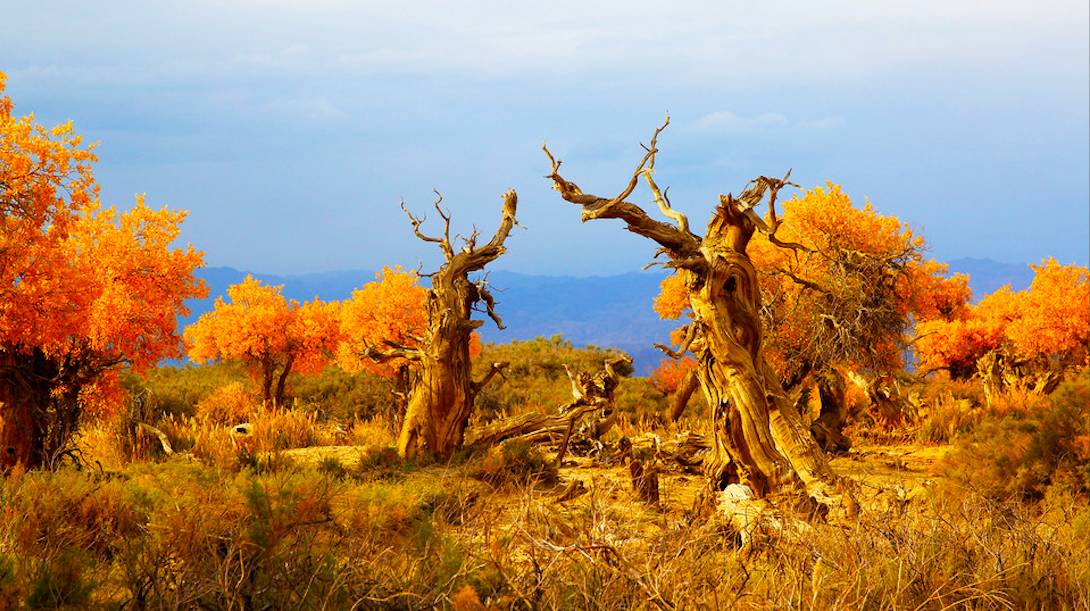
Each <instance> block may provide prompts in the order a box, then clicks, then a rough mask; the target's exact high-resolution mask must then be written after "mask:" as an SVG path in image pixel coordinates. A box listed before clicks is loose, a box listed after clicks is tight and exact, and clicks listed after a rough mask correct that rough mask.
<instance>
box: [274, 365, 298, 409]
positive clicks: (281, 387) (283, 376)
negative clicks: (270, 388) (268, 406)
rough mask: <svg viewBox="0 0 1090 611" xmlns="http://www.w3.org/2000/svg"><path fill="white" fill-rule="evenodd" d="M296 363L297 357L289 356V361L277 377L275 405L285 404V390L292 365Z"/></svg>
mask: <svg viewBox="0 0 1090 611" xmlns="http://www.w3.org/2000/svg"><path fill="white" fill-rule="evenodd" d="M294 364H295V357H294V356H290V357H288V362H286V363H284V368H283V369H281V370H280V375H279V376H278V377H277V378H276V396H275V397H273V405H275V406H276V407H283V406H284V391H285V389H286V387H287V383H288V376H289V375H291V368H292V365H294Z"/></svg>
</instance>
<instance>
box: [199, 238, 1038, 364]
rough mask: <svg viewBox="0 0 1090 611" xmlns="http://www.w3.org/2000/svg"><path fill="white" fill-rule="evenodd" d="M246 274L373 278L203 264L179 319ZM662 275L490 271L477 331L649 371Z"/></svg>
mask: <svg viewBox="0 0 1090 611" xmlns="http://www.w3.org/2000/svg"><path fill="white" fill-rule="evenodd" d="M950 271H951V272H953V273H968V274H969V276H970V281H969V284H970V287H971V288H972V289H973V296H974V299H979V298H980V297H982V296H983V295H985V294H988V293H991V292H993V291H995V290H996V289H998V288H1000V287H1001V286H1004V285H1006V284H1010V285H1011V287H1012V288H1013V289H1014V290H1021V289H1024V288H1026V287H1028V286H1029V284H1030V282H1031V281H1032V279H1033V269H1032V268H1030V267H1029V265H1026V264H1013V263H1002V262H999V261H993V260H991V259H978V258H970V257H967V258H963V259H956V260H954V261H951V262H950ZM247 274H251V275H253V276H254V277H255V278H257V279H258V280H260V281H261V282H262V283H265V284H274V285H283V287H284V296H285V297H287V298H289V299H296V300H299V301H309V300H312V299H315V298H318V299H322V300H324V301H331V300H343V299H348V298H349V297H351V296H352V291H353V290H355V289H358V288H359V287H361V286H363V284H365V283H367V282H371V281H372V280H374V279H375V276H376V273H375V272H374V271H372V270H364V269H354V270H343V271H333V272H315V273H308V274H292V275H280V274H263V273H253V272H248V271H244V270H239V269H235V268H232V267H224V266H220V267H206V268H201V269H199V270H197V276H198V277H200V278H203V279H204V280H205V282H206V283H207V284H208V288H209V296H208V297H207V298H205V299H201V300H191V301H190V302H189V303H188V305H189V306H190V309H191V314H190V315H189V316H188V317H186V319H185V320H183V321H182V324H188V323H190V322H192V321H193V320H196V318H197V317H198V316H200V315H201V314H203V313H205V312H208V311H209V310H211V309H212V307H213V305H214V304H215V300H216V298H217V297H223V296H225V295H226V294H227V287H229V286H230V285H232V284H236V283H238V282H241V281H242V280H243V279H244V278H245V277H246V275H247ZM664 277H666V274H665V272H663V271H661V270H656V271H646V272H630V273H625V274H617V275H612V276H548V275H535V274H524V273H520V272H512V271H502V270H501V271H494V272H491V273H490V274H489V275H488V279H489V283H490V284H491V285H492V286H493V287H494V288H493V294H494V295H495V297H496V301H497V312H498V313H499V314H500V316H501V317H502V318H503V321H504V323H505V324H506V327H507V328H506V329H505V330H499V329H497V328H496V327H495V326H494V325H492V324H491V323H490V322H489V323H486V324H485V325H484V326H483V327H481V336H482V338H483V339H484V340H485V341H486V342H508V341H511V340H525V339H533V338H535V337H539V336H546V337H551V336H554V335H560V336H563V337H564V338H566V339H568V340H570V341H572V342H573V343H575V344H577V345H596V346H608V347H613V348H618V349H621V350H624V351H625V352H628V353H629V354H631V355H632V356H633V358H634V359H635V361H636V363H635V364H636V372H637V373H639V374H641V375H643V374H647V373H649V372H650V371H651V370H653V369H654V368H655V367H656V366H657V364H658V362H659V360H661V359H662V354H661V353H660V352H659V351H658V350H657V349H655V348H654V347H653V343H654V342H662V341H663V340H665V339H667V338H668V337H669V334H670V331H672V330H673V329H674V328H675V327H676V326H677V325H678V322H677V321H671V320H662V319H660V318H659V317H658V315H657V314H655V312H654V311H653V310H652V309H651V304H652V301H653V300H654V298H655V295H656V294H658V290H659V283H660V282H661V281H662V279H663V278H664Z"/></svg>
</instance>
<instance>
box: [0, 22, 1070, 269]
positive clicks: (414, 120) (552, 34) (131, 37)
mask: <svg viewBox="0 0 1090 611" xmlns="http://www.w3.org/2000/svg"><path fill="white" fill-rule="evenodd" d="M1088 6H1090V5H1088V3H1087V2H1086V1H1085V0H1070V1H1068V0H1062V1H1054V0H1043V1H1040V2H1033V3H1030V2H1024V1H1019V2H1008V1H965V2H962V1H953V2H952V1H950V0H941V1H939V0H922V1H914V2H873V1H861V2H846V1H832V2H821V3H817V2H776V1H772V2H760V3H757V2H718V1H709V2H676V3H664V2H644V1H639V0H636V1H629V2H597V3H592V2H586V1H582V2H569V1H566V0H559V1H552V2H534V3H515V2H474V3H455V2H449V1H448V2H443V1H428V2H405V3H391V2H383V3H375V2H339V1H327V0H309V1H307V2H303V1H296V2H285V1H256V0H254V1H235V0H216V1H214V2H213V1H203V0H185V1H179V2H172V1H169V0H168V1H162V2H144V1H137V2H127V1H115V2H74V1H71V0H70V1H65V2H61V1H54V0H36V1H35V2H18V3H11V5H10V6H7V7H5V10H4V19H3V20H2V21H0V70H3V71H4V72H6V73H7V75H8V94H9V95H11V97H12V98H13V100H14V101H15V104H16V113H17V114H23V113H28V112H33V113H35V115H36V116H37V117H38V119H39V120H40V121H41V122H43V123H49V124H52V123H57V122H62V121H67V120H72V121H73V122H74V124H75V127H76V130H77V131H78V132H79V133H82V134H84V135H85V136H86V137H87V138H89V139H90V140H92V141H98V142H99V143H100V145H99V149H98V150H99V154H100V156H101V163H100V164H99V166H98V168H97V172H96V173H97V176H98V177H99V181H100V182H101V184H102V187H103V195H104V200H105V201H106V202H107V203H112V204H116V205H117V206H119V207H128V206H131V205H132V202H133V197H134V195H135V194H137V193H147V196H148V201H149V202H150V203H152V204H154V205H167V206H170V207H172V208H183V209H186V210H189V211H190V215H189V217H188V219H187V220H186V224H185V229H184V232H183V238H184V239H185V240H188V241H191V242H192V243H194V244H195V245H196V246H197V247H198V248H200V249H202V250H203V251H204V252H205V253H206V263H207V264H209V265H226V266H233V267H237V268H241V269H248V270H254V271H260V272H266V273H279V274H296V273H305V272H318V271H334V270H342V269H359V268H364V269H374V268H377V267H379V266H382V265H387V264H390V265H392V264H401V265H404V266H406V267H416V266H417V264H418V263H423V264H424V266H425V268H427V267H429V266H430V267H434V266H435V264H436V263H437V262H438V260H439V256H438V253H437V251H436V250H435V248H434V245H427V244H421V243H419V242H418V241H417V240H416V239H415V238H413V236H412V232H411V228H410V226H409V224H408V223H407V221H406V219H405V217H404V215H403V214H402V212H401V210H400V208H399V202H400V201H401V200H402V199H404V201H405V202H406V204H407V205H408V206H409V207H410V209H413V210H415V211H417V212H427V211H428V210H429V209H430V206H431V201H432V199H433V194H432V190H433V189H439V190H440V191H442V193H443V195H444V197H445V203H446V204H447V205H448V206H449V208H450V209H451V210H452V212H453V217H454V220H453V226H454V229H455V230H456V231H459V232H461V233H469V232H470V231H472V229H473V227H474V226H476V227H477V228H479V229H480V230H481V232H482V233H483V234H489V233H490V232H491V231H492V230H494V228H495V226H496V224H497V222H498V220H499V216H500V203H501V195H502V193H503V192H504V191H505V190H507V189H509V188H515V189H517V190H518V192H519V196H520V199H519V213H518V217H519V220H520V223H521V225H522V226H523V227H522V228H520V229H518V230H516V231H515V232H514V233H513V234H512V236H511V238H510V239H509V240H508V248H509V252H508V253H507V254H506V255H504V257H503V258H502V259H500V260H498V261H497V262H496V263H495V264H494V267H495V268H496V269H504V270H511V271H519V272H525V273H535V274H552V275H570V276H591V275H606V274H616V273H623V272H628V271H635V270H638V269H639V268H640V267H642V266H643V265H644V264H645V263H646V262H648V261H649V260H650V257H651V255H652V254H653V253H654V250H655V248H654V246H653V245H652V244H651V243H649V242H647V241H646V240H644V239H642V238H639V237H637V236H634V235H631V234H629V233H628V232H626V231H624V230H623V227H622V226H621V225H620V224H619V221H595V222H592V223H588V224H586V225H582V224H580V221H579V210H578V208H577V207H576V206H574V205H572V204H568V203H566V202H564V201H562V200H561V199H560V198H559V196H558V194H556V193H555V192H554V191H552V190H551V189H550V184H549V182H548V181H547V180H546V179H545V178H544V175H545V174H547V173H548V165H547V161H546V159H545V157H544V155H543V153H542V151H541V146H542V144H543V143H544V142H548V144H549V147H550V149H551V150H553V152H554V153H556V154H557V155H558V156H559V157H560V158H562V159H563V160H564V168H565V175H566V177H568V178H569V179H572V180H574V181H576V182H577V183H578V184H580V186H582V187H583V188H584V190H585V191H588V192H592V193H596V194H599V195H612V194H616V193H617V192H620V191H621V190H622V188H623V186H624V184H625V183H626V182H627V180H628V177H629V176H630V174H631V172H632V168H633V167H634V165H635V164H636V163H637V162H638V160H639V158H640V157H641V155H642V150H641V149H640V142H646V141H647V139H648V138H649V137H650V135H651V132H652V131H653V129H654V127H656V126H657V125H658V124H659V123H661V122H662V120H663V117H664V115H665V114H667V113H669V114H670V116H671V121H672V122H671V126H670V127H669V129H668V130H667V131H666V132H665V133H664V134H663V135H662V137H661V138H660V147H659V148H660V150H661V153H660V155H659V159H658V164H657V174H656V178H657V181H658V182H659V184H660V185H662V186H666V185H669V186H670V195H671V200H672V202H673V204H674V206H675V207H676V208H679V209H681V210H682V211H683V212H685V213H686V214H688V216H689V218H690V220H691V221H692V223H693V225H694V227H702V226H703V225H704V223H705V222H706V220H707V219H708V218H709V216H710V213H711V211H712V209H713V207H714V205H715V202H716V201H717V200H718V194H719V193H725V192H729V191H733V192H735V193H737V192H738V191H739V190H741V189H742V188H743V187H744V185H745V184H746V182H747V181H748V180H749V179H751V178H753V177H756V176H758V175H762V174H767V175H781V174H782V173H783V172H784V171H785V170H786V169H787V168H792V169H793V170H794V174H793V177H794V178H795V180H796V181H797V182H799V183H800V184H802V185H803V186H804V187H811V186H815V185H822V184H824V183H825V182H826V181H832V182H835V183H839V184H841V185H842V186H843V188H844V190H845V191H846V192H847V193H849V194H851V196H852V197H853V199H854V200H855V201H857V202H858V203H859V204H860V205H862V202H863V201H864V199H865V198H866V199H869V200H870V201H871V202H872V203H873V204H874V206H875V207H876V208H877V209H878V210H879V211H881V212H883V213H886V214H894V215H896V216H898V217H900V218H902V219H903V220H905V221H907V222H908V223H909V224H910V225H911V226H912V227H913V228H915V229H917V230H918V231H920V232H921V233H922V234H923V235H925V236H926V238H927V239H928V244H929V248H930V251H931V253H930V254H931V255H932V256H934V257H936V258H939V259H940V260H952V259H957V258H962V257H984V258H991V259H996V260H999V261H1004V262H1033V261H1039V260H1041V259H1042V258H1044V257H1047V256H1054V257H1056V258H1058V259H1059V260H1061V261H1062V262H1065V263H1078V264H1082V265H1086V264H1087V260H1088V258H1090V253H1088V251H1090V118H1088V114H1090V110H1088V109H1090V34H1088V30H1090V8H1088ZM632 200H633V201H634V202H636V203H640V204H650V202H651V199H650V195H649V194H648V193H647V192H646V191H637V192H636V193H635V194H634V195H633V197H632ZM650 208H653V206H650ZM650 208H649V209H650ZM431 216H434V215H431ZM434 220H437V219H434V218H433V219H432V221H434Z"/></svg>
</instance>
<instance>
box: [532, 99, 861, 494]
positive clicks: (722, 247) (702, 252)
mask: <svg viewBox="0 0 1090 611" xmlns="http://www.w3.org/2000/svg"><path fill="white" fill-rule="evenodd" d="M668 123H669V120H667V124H668ZM665 127H666V125H663V126H662V127H660V128H659V129H658V130H656V132H655V136H654V137H653V138H652V139H651V142H650V146H649V147H645V148H646V151H647V153H646V155H645V156H644V158H643V160H642V161H641V162H640V164H639V165H638V166H637V168H636V170H635V172H633V175H632V178H631V179H630V180H629V183H628V185H627V186H626V187H625V189H624V190H623V191H622V192H621V194H620V195H618V196H617V197H614V198H603V197H598V196H595V195H590V194H585V193H583V191H582V190H581V189H580V188H579V187H578V186H577V185H575V184H574V183H572V182H570V181H568V180H566V179H564V178H563V177H562V176H560V174H559V169H560V163H559V162H558V161H556V160H555V158H553V156H552V155H551V154H550V153H549V152H548V149H546V154H547V155H548V156H549V159H550V161H551V163H552V173H551V174H550V176H549V178H550V179H551V180H552V181H553V185H554V188H556V190H558V191H559V192H560V194H561V196H562V197H563V198H564V199H565V200H567V201H569V202H572V203H575V204H578V205H580V206H581V207H582V217H583V221H584V222H585V221H588V220H592V219H599V218H617V219H621V220H623V221H624V222H625V223H626V225H627V228H628V230H629V231H632V232H633V233H636V234H638V235H642V236H644V237H647V238H649V239H652V240H654V241H655V242H657V243H658V244H659V245H660V246H661V247H662V248H661V249H660V251H659V252H660V253H661V254H665V255H666V256H667V257H668V258H669V261H668V262H666V263H665V265H666V266H668V267H673V268H675V269H677V270H679V272H680V273H681V275H682V277H683V279H684V281H685V283H686V286H687V287H688V292H689V296H690V298H689V304H690V306H691V308H692V310H693V322H692V325H694V330H695V332H696V333H695V335H696V337H695V340H694V341H693V342H692V344H691V346H690V349H691V350H692V352H693V354H694V355H695V356H696V357H697V363H698V366H697V376H698V378H699V380H700V385H701V388H702V389H703V391H704V396H705V399H706V400H707V403H708V406H709V408H710V409H711V412H712V419H713V424H714V426H713V430H714V432H715V440H714V448H713V452H714V454H713V456H712V457H711V460H710V461H708V462H707V474H708V477H709V479H710V481H711V483H712V484H713V485H714V486H716V487H718V488H722V487H724V486H726V485H727V484H730V483H735V482H737V483H742V484H746V485H749V486H750V487H751V488H752V489H753V490H754V492H756V493H757V494H758V495H760V496H764V495H767V494H769V493H772V492H775V491H781V490H790V489H805V491H806V493H807V494H808V495H809V496H810V497H811V498H812V499H814V500H815V501H817V502H818V503H820V504H821V505H824V506H826V507H827V508H829V507H834V506H840V505H842V501H844V500H845V498H844V497H843V496H842V493H841V491H840V490H838V488H839V486H838V479H837V478H836V476H835V475H834V474H833V472H832V470H831V469H830V468H829V465H828V463H827V461H826V458H825V455H824V453H823V452H822V451H821V449H820V448H819V447H818V446H817V444H816V443H815V442H814V440H813V438H812V437H811V436H810V432H809V431H808V430H807V429H806V427H805V426H804V425H803V423H802V420H801V417H800V415H799V412H798V410H797V408H796V406H795V405H794V402H793V401H791V400H789V398H788V397H787V395H786V393H785V392H784V390H783V387H782V385H781V383H780V380H779V378H778V376H777V375H776V374H775V373H774V372H773V370H772V369H771V367H769V365H768V364H767V362H766V361H765V358H764V355H763V354H762V329H761V321H760V317H759V312H760V307H761V294H760V290H759V288H758V286H757V273H756V270H755V269H754V267H753V264H752V263H751V262H750V260H749V257H748V256H747V255H746V247H747V245H748V243H749V240H750V238H751V237H752V236H753V233H754V231H758V230H760V231H763V232H765V233H767V234H768V235H769V237H770V240H771V241H772V242H773V243H774V244H777V245H779V246H782V247H785V248H801V247H800V246H799V245H797V244H791V243H786V242H783V241H781V240H779V239H778V238H776V236H775V232H776V229H777V228H778V227H779V223H780V221H779V219H778V218H777V217H776V212H775V199H776V194H777V192H778V191H779V190H780V189H781V188H783V187H784V186H786V185H787V184H789V183H788V182H787V180H786V177H785V178H784V179H771V178H766V177H760V178H758V179H756V180H755V181H753V183H752V184H751V185H750V186H749V187H748V188H747V189H746V190H745V191H744V192H743V193H742V194H741V196H739V197H738V198H735V197H733V196H731V195H723V196H720V204H719V206H718V207H717V208H716V211H715V215H714V216H713V217H712V219H711V222H710V223H709V224H708V228H707V231H706V232H705V235H704V236H703V237H699V236H697V235H696V234H694V233H693V232H692V231H690V230H689V225H688V220H687V219H686V218H685V216H684V215H683V214H681V213H680V212H678V211H676V210H674V209H673V208H672V207H671V205H670V202H669V200H668V199H667V197H666V194H665V193H663V192H662V191H660V190H659V188H658V185H657V184H656V183H655V181H654V179H653V177H652V173H653V169H654V163H655V155H656V153H657V152H658V149H657V148H656V146H657V139H658V135H659V133H660V132H661V131H662V129H664V128H665ZM640 177H643V178H644V179H645V180H646V182H647V184H648V186H649V187H650V190H651V192H652V194H653V196H654V198H655V201H656V203H657V204H658V206H659V208H660V209H661V210H662V211H663V213H664V214H665V215H666V216H668V217H669V218H671V219H673V220H674V221H675V222H676V223H677V224H676V226H675V225H672V224H669V223H664V222H661V221H656V220H653V219H651V218H650V217H649V216H648V215H647V213H646V212H644V211H643V209H641V208H640V207H639V206H636V205H635V204H632V203H630V202H628V201H626V200H625V198H627V197H628V196H629V195H630V194H631V193H632V191H633V190H634V188H635V186H636V183H637V182H638V181H639V179H640ZM766 194H767V195H768V196H769V215H768V220H767V222H766V221H765V220H763V219H761V218H760V217H759V216H758V215H757V214H756V213H755V212H754V211H753V208H754V207H755V206H757V205H758V204H760V203H761V201H762V200H764V198H765V196H766ZM847 504H848V505H852V504H854V502H852V503H847Z"/></svg>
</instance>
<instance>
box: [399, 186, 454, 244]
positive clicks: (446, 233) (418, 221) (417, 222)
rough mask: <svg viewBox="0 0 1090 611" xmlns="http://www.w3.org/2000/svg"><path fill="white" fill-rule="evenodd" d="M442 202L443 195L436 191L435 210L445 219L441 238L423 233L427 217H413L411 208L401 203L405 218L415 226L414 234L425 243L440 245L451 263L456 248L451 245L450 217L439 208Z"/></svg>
mask: <svg viewBox="0 0 1090 611" xmlns="http://www.w3.org/2000/svg"><path fill="white" fill-rule="evenodd" d="M442 201H443V194H442V193H440V192H439V191H436V192H435V204H434V205H435V210H436V212H438V213H439V217H440V218H442V219H443V237H441V238H436V237H432V236H429V235H427V234H425V233H424V232H423V231H421V229H420V227H421V226H422V225H423V224H424V221H426V220H427V217H423V216H421V217H416V216H413V213H412V212H410V211H409V208H408V207H407V206H406V205H405V201H404V200H402V201H401V209H402V210H403V211H405V216H408V217H409V222H410V223H412V225H413V233H414V234H416V237H417V238H419V239H421V240H423V241H425V242H431V243H433V244H438V245H439V247H440V248H442V249H443V255H444V256H446V258H447V260H448V261H449V260H450V259H451V258H452V257H453V256H454V248H453V247H452V246H451V245H450V215H449V214H447V213H446V212H444V211H443V209H442V208H441V207H440V206H439V204H440V203H442Z"/></svg>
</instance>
